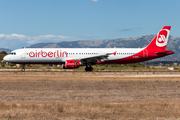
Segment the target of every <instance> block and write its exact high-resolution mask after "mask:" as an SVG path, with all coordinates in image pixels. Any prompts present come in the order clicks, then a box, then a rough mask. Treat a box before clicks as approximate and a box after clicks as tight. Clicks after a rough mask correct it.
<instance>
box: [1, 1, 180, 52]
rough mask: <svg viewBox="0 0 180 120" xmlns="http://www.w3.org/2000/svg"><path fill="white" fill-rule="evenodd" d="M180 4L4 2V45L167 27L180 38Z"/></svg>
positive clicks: (111, 35) (120, 35)
mask: <svg viewBox="0 0 180 120" xmlns="http://www.w3.org/2000/svg"><path fill="white" fill-rule="evenodd" d="M179 5H180V1H179V0H0V15H1V17H0V40H1V45H0V48H2V47H3V48H10V49H17V48H21V47H23V46H27V45H30V44H34V43H38V42H60V41H71V40H88V39H116V38H126V37H138V36H142V35H149V34H157V32H158V31H159V30H160V29H161V28H162V27H163V26H164V25H171V26H172V30H171V33H170V35H172V36H173V37H180V35H179V33H180V32H179V29H178V28H180V24H179V21H180V15H179V12H180V7H179Z"/></svg>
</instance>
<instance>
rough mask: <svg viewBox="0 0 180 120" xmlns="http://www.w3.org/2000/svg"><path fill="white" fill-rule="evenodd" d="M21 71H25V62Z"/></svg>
mask: <svg viewBox="0 0 180 120" xmlns="http://www.w3.org/2000/svg"><path fill="white" fill-rule="evenodd" d="M21 71H22V72H25V64H23V66H22V69H21Z"/></svg>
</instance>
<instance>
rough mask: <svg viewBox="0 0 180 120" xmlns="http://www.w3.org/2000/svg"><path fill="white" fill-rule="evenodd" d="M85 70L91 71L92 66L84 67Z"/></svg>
mask: <svg viewBox="0 0 180 120" xmlns="http://www.w3.org/2000/svg"><path fill="white" fill-rule="evenodd" d="M85 71H86V72H88V71H90V72H92V71H93V67H86V68H85Z"/></svg>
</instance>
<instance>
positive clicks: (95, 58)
mask: <svg viewBox="0 0 180 120" xmlns="http://www.w3.org/2000/svg"><path fill="white" fill-rule="evenodd" d="M116 52H117V51H115V52H113V53H104V54H100V55H94V56H87V57H80V58H79V57H77V58H74V57H73V58H68V59H71V60H81V61H82V62H83V63H90V62H91V63H94V64H96V63H97V61H100V60H102V59H106V58H108V57H109V55H112V54H114V55H116ZM65 60H67V58H65V59H64V60H63V61H65Z"/></svg>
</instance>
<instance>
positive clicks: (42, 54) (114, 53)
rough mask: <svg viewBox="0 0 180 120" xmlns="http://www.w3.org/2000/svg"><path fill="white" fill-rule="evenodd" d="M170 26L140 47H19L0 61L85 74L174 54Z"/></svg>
mask: <svg viewBox="0 0 180 120" xmlns="http://www.w3.org/2000/svg"><path fill="white" fill-rule="evenodd" d="M170 29H171V26H164V27H163V28H162V29H161V30H160V32H159V33H158V34H157V35H156V36H155V38H154V39H153V40H152V41H151V42H150V44H149V45H147V46H146V47H144V48H23V49H17V50H13V51H12V52H11V53H10V54H8V55H6V56H5V57H4V58H3V59H4V61H6V62H9V63H15V64H22V65H23V66H22V71H23V72H24V71H25V64H62V67H63V68H64V69H74V68H79V67H80V66H86V67H85V71H93V67H92V65H95V64H128V63H137V62H143V61H147V60H151V59H156V58H160V57H164V56H167V55H171V54H174V51H172V50H167V49H166V46H167V42H168V37H169V33H170Z"/></svg>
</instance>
